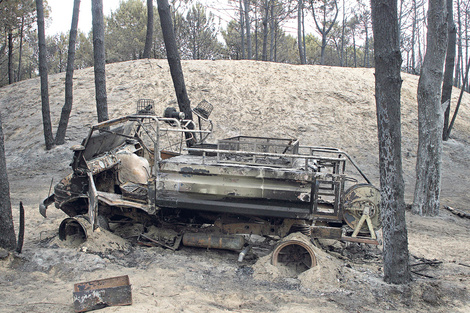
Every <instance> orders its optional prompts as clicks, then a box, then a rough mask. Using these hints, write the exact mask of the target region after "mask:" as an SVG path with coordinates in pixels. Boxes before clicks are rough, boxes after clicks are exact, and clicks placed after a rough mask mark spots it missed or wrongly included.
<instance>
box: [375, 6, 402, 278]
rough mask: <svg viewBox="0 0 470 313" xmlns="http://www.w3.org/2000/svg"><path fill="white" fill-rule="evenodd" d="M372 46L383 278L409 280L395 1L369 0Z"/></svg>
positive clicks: (399, 59) (399, 60)
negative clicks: (382, 242) (373, 54)
mask: <svg viewBox="0 0 470 313" xmlns="http://www.w3.org/2000/svg"><path fill="white" fill-rule="evenodd" d="M371 9H372V26H373V34H374V49H375V100H376V107H377V126H378V140H379V159H380V188H381V193H380V194H381V209H382V220H383V223H382V225H384V226H383V240H384V249H383V259H384V279H385V281H386V282H388V283H394V284H406V283H408V282H409V281H410V279H411V277H410V267H409V253H408V234H407V230H406V223H405V200H404V181H403V175H402V159H401V121H400V90H401V84H402V80H401V76H400V67H401V63H402V58H401V53H400V45H399V39H398V38H399V37H398V17H397V0H372V1H371Z"/></svg>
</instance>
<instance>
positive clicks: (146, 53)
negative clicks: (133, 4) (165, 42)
mask: <svg viewBox="0 0 470 313" xmlns="http://www.w3.org/2000/svg"><path fill="white" fill-rule="evenodd" d="M152 42H153V0H147V35H146V36H145V47H144V54H143V56H142V57H143V58H144V59H148V58H150V52H151V51H152Z"/></svg>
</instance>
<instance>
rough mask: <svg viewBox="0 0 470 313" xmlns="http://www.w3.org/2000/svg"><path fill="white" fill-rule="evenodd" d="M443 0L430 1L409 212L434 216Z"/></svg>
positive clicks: (437, 188)
mask: <svg viewBox="0 0 470 313" xmlns="http://www.w3.org/2000/svg"><path fill="white" fill-rule="evenodd" d="M446 6H447V4H446V0H429V9H428V33H427V48H426V54H425V56H424V62H423V66H422V68H421V75H420V78H419V82H418V137H419V142H418V159H417V162H416V187H415V193H414V200H413V207H412V212H413V213H414V214H419V215H425V216H435V215H437V214H438V213H439V204H440V192H441V160H442V128H443V123H444V118H443V113H444V111H443V107H442V104H441V85H442V76H443V65H444V59H445V55H446V50H447V33H448V28H447V15H446V14H447V9H446Z"/></svg>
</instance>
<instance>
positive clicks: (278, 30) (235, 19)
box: [0, 0, 470, 90]
mask: <svg viewBox="0 0 470 313" xmlns="http://www.w3.org/2000/svg"><path fill="white" fill-rule="evenodd" d="M82 2H83V1H82ZM145 2H146V1H143V0H123V1H120V2H119V5H118V6H117V7H116V9H115V10H111V11H110V13H109V14H107V15H105V45H106V62H107V63H114V62H122V61H128V60H136V59H140V58H142V55H143V50H144V46H145V35H146V23H147V8H146V4H145ZM45 4H47V1H46V2H45ZM170 4H171V6H172V14H173V21H174V28H175V34H176V37H177V42H178V43H179V50H180V55H181V58H182V59H187V60H190V59H193V60H198V59H232V60H240V59H250V60H264V61H273V62H281V63H290V64H323V65H331V66H344V67H366V68H368V67H374V57H373V38H372V25H371V16H370V4H369V1H366V0H347V1H346V0H319V1H309V0H226V1H215V2H214V1H211V0H206V1H204V0H202V1H194V0H173V1H170ZM398 4H399V31H400V48H401V52H402V56H403V63H402V67H403V71H405V72H408V73H411V74H419V72H420V69H421V66H422V61H423V58H424V51H425V45H426V43H425V41H426V14H427V7H426V6H427V2H426V1H424V0H402V1H399V2H398ZM35 9H36V6H35V2H34V1H33V0H8V1H7V0H0V10H1V16H0V72H1V73H2V75H0V86H4V85H6V84H9V83H14V82H17V81H21V80H24V79H28V78H32V77H35V76H37V75H38V74H39V71H38V53H39V52H38V43H37V31H36V12H35ZM57 9H59V8H57V7H56V6H54V10H57ZM85 9H86V5H84V6H83V8H82V10H81V12H80V14H81V18H82V16H83V18H85V17H86V16H89V15H90V12H88V11H85ZM154 10H155V14H154V16H155V18H156V21H155V23H154V27H155V29H154V40H153V44H152V52H151V57H152V58H157V59H159V58H166V54H165V46H164V43H163V37H162V33H161V28H160V22H159V20H158V19H159V16H158V13H157V12H156V7H154ZM52 12H53V11H52V8H51V7H49V6H47V5H46V10H45V15H46V25H47V24H49V25H51V23H52V21H51V18H50V16H51V15H52ZM66 13H70V17H68V16H67V19H69V20H71V12H65V11H64V13H63V14H66ZM454 15H455V16H454V21H455V24H456V30H457V53H456V58H455V70H454V85H455V86H457V87H461V85H462V81H463V79H462V76H463V75H462V73H464V69H465V67H466V63H467V61H466V60H468V58H469V50H468V47H469V45H468V38H469V36H468V20H469V17H470V1H469V0H455V1H454ZM47 19H49V21H47ZM85 21H86V18H85ZM69 27H70V26H69ZM80 28H82V29H88V31H86V32H85V31H83V30H79V33H78V36H77V46H76V56H75V65H74V66H75V69H82V68H86V67H91V66H93V45H92V33H91V30H90V29H91V23H90V25H89V28H86V26H85V27H80ZM48 33H49V35H48V36H47V38H46V40H47V60H48V71H49V74H54V73H60V72H64V71H65V69H66V63H67V62H66V60H67V49H68V36H69V29H68V28H65V29H61V30H60V31H59V32H58V33H54V34H51V31H49V32H48ZM6 73H8V75H6ZM464 88H465V89H466V90H468V84H467V85H466V86H464Z"/></svg>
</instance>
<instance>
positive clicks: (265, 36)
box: [261, 0, 271, 61]
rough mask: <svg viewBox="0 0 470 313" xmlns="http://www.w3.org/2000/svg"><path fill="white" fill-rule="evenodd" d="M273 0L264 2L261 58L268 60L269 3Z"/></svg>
mask: <svg viewBox="0 0 470 313" xmlns="http://www.w3.org/2000/svg"><path fill="white" fill-rule="evenodd" d="M270 1H271V0H265V1H264V4H265V7H264V17H263V52H262V55H261V59H262V60H263V61H267V60H268V17H269V3H270Z"/></svg>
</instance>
